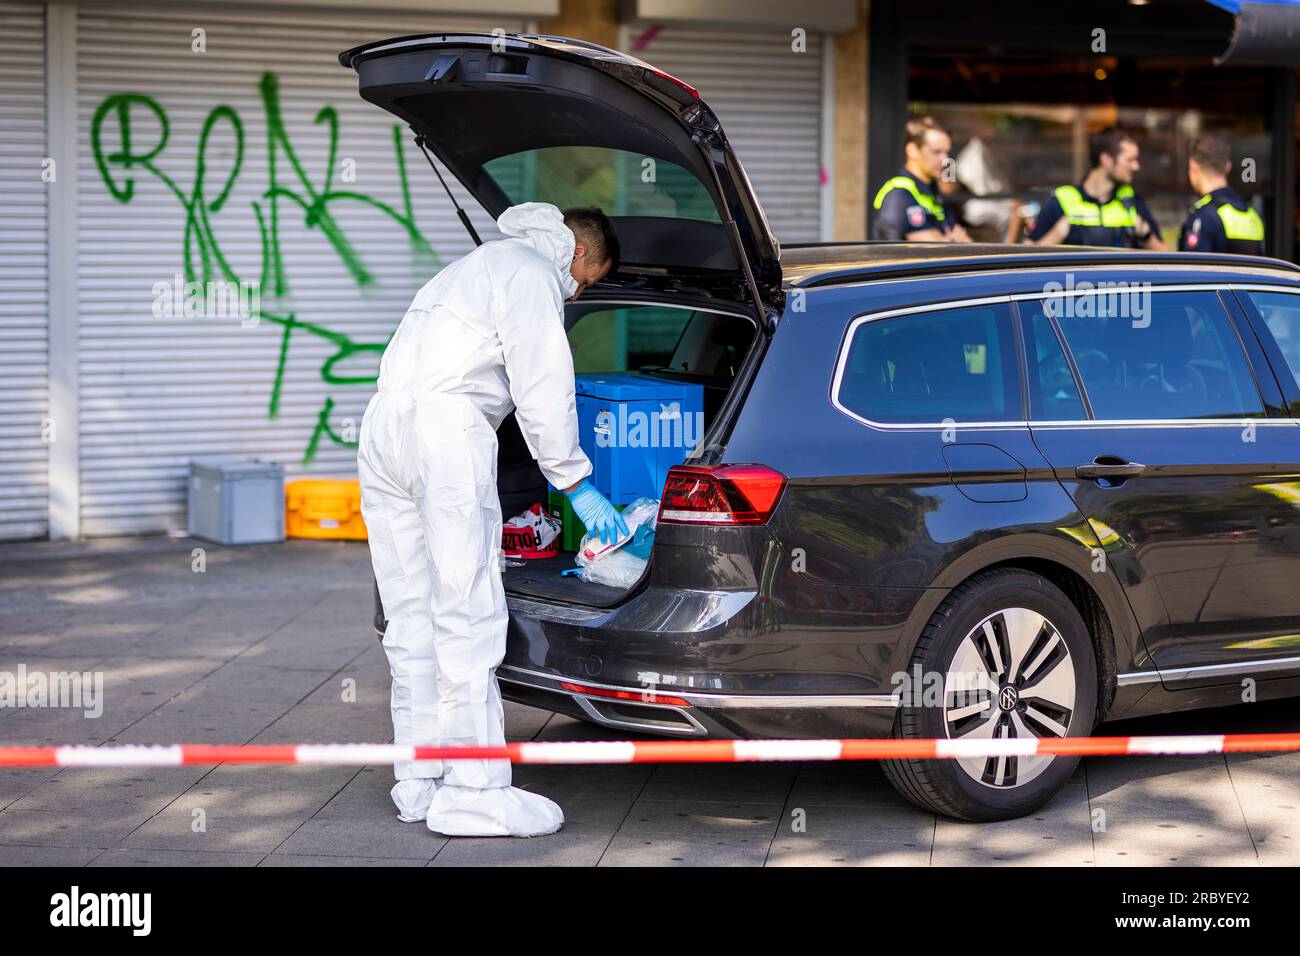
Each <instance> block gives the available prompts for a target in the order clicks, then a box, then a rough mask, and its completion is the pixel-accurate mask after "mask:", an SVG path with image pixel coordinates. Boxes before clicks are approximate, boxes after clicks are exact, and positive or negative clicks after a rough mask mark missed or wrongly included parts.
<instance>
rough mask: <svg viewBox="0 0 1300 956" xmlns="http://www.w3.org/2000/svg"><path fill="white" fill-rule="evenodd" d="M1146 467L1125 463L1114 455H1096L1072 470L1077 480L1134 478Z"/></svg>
mask: <svg viewBox="0 0 1300 956" xmlns="http://www.w3.org/2000/svg"><path fill="white" fill-rule="evenodd" d="M1146 470H1147V466H1146V465H1143V464H1139V463H1138V462H1136V461H1125V460H1124V459H1123V458H1119V457H1117V456H1115V455H1098V456H1097V457H1096V458H1095V459H1093V460H1092V461H1091V462H1089V463H1088V464H1086V465H1079V466H1077V467H1076V468H1075V469H1074V474H1075V476H1076V477H1078V478H1092V479H1095V478H1136V477H1137V476H1138V475H1140V474H1142V472H1144V471H1146Z"/></svg>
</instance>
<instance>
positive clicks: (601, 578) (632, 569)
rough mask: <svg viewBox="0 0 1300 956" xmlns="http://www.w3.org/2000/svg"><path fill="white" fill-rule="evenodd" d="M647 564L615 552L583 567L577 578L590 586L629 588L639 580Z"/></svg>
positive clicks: (625, 554)
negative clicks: (603, 585)
mask: <svg viewBox="0 0 1300 956" xmlns="http://www.w3.org/2000/svg"><path fill="white" fill-rule="evenodd" d="M647 563H648V562H647V561H646V560H645V559H644V558H638V557H637V556H636V555H635V554H628V553H627V552H626V551H615V552H613V553H612V554H609V555H607V556H605V557H602V558H600V559H599V560H597V561H593V562H591V564H588V565H585V566H584V567H583V569H582V571H581V572H579V574H578V577H579V578H581V579H582V580H584V581H589V582H590V583H592V584H605V585H608V586H609V587H612V588H630V587H631V586H632V585H634V584H636V582H637V581H639V580H641V573H642V572H643V571H645V566H646V564H647Z"/></svg>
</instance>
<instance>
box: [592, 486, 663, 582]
mask: <svg viewBox="0 0 1300 956" xmlns="http://www.w3.org/2000/svg"><path fill="white" fill-rule="evenodd" d="M622 514H623V520H624V522H626V523H627V531H628V534H627V537H625V538H622V540H620V541H618V542H616V543H615V544H613V545H607V544H605V543H604V542H602V541H601V540H600V536H599V535H595V534H591V533H590V532H588V533H587V534H585V535H583V537H582V543H581V544H580V545H578V557H577V562H578V566H579V567H584V568H585V567H587V566H588V565H590V564H592V563H594V562H596V561H604V560H607V559H608V558H610V557H612V556H613V555H615V554H617V553H618V551H619V549H620V548H622V547H623V545H625V544H627V543H628V542H629V541H631V540H632V538H633V537H635V535H636V529H637V528H639V527H640V526H641V525H643V524H648V525H649V526H650V527H651V528H653V527H654V526H655V522H656V521H657V520H659V502H658V500H656V499H654V498H638V499H636V501H634V502H632V503H631V504H630V505H628V506H627V507H626V508H624V509H623V512H622ZM620 537H621V536H620Z"/></svg>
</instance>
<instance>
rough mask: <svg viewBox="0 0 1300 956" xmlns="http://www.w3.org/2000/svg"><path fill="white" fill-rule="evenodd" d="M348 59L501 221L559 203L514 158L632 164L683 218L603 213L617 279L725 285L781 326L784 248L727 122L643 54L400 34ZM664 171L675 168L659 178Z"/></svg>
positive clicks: (762, 321)
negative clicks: (519, 170) (615, 243)
mask: <svg viewBox="0 0 1300 956" xmlns="http://www.w3.org/2000/svg"><path fill="white" fill-rule="evenodd" d="M339 62H340V63H342V64H343V65H344V66H347V67H351V68H353V69H355V70H356V71H357V75H358V82H359V90H360V94H361V96H362V97H363V98H364V99H366V100H368V101H370V102H372V103H374V104H376V105H377V106H381V107H383V108H384V109H385V110H387V111H389V112H390V113H392V114H394V115H395V116H397V117H399V118H400V119H402V120H403V121H405V122H406V123H407V124H409V125H410V127H411V128H412V130H414V131H415V133H416V135H417V136H419V137H421V138H422V139H423V140H424V142H425V143H426V144H427V145H428V147H429V148H430V149H431V150H432V151H433V152H434V153H435V154H436V155H437V157H438V159H439V160H440V161H441V162H442V163H443V165H444V166H446V168H447V169H448V170H449V171H450V172H451V173H452V175H454V176H455V177H456V178H457V179H458V180H460V182H461V183H462V185H464V187H465V188H466V189H467V190H468V191H469V192H470V194H471V195H473V196H474V198H475V199H476V200H477V201H478V202H479V203H480V204H481V205H482V206H483V208H484V209H486V210H487V212H488V213H489V214H491V215H492V217H493V218H496V217H497V216H499V215H500V214H501V213H502V212H503V211H505V209H506V208H508V207H509V206H511V205H515V204H517V203H520V202H526V201H532V200H542V201H553V200H552V199H550V198H548V195H547V194H546V191H545V183H540V184H539V183H538V182H536V181H534V182H533V183H531V184H530V183H528V182H525V181H521V177H519V176H511V175H509V172H510V170H509V168H506V169H503V168H502V167H503V163H504V162H505V158H506V157H517V156H520V155H523V154H525V153H532V151H548V150H560V151H563V150H573V149H575V148H578V149H581V148H591V147H595V148H604V149H607V150H613V151H617V156H619V157H626V158H628V159H630V160H632V164H631V168H630V169H627V170H624V172H626V173H627V174H628V175H629V176H632V177H635V179H632V180H630V181H636V179H639V180H640V181H641V182H643V183H648V184H649V185H648V186H647V187H646V191H647V193H650V192H653V194H654V197H655V201H656V202H657V203H658V204H659V205H660V206H664V205H666V206H667V207H668V210H667V211H669V212H670V213H672V214H671V215H662V214H653V213H654V212H662V211H663V210H650V212H651V213H652V214H641V213H643V212H644V211H645V210H642V209H638V208H632V209H619V208H612V209H606V210H605V211H606V213H607V214H609V215H610V217H611V219H612V220H613V221H614V224H615V228H616V229H617V230H618V234H619V240H620V244H621V246H622V264H621V265H620V268H619V273H618V275H617V276H615V277H613V278H614V282H615V283H616V284H617V283H618V282H619V281H620V280H621V281H623V282H625V283H635V282H637V281H644V280H645V278H646V277H647V276H654V275H656V274H658V275H663V276H669V277H673V278H676V279H679V280H682V281H685V282H689V283H692V284H693V285H695V286H700V287H714V288H717V289H718V292H719V293H721V292H722V287H723V286H724V285H725V287H726V289H727V290H729V291H730V298H732V299H733V300H736V299H738V298H741V299H742V300H749V301H750V302H751V304H752V306H753V308H754V312H755V318H756V319H757V321H758V322H759V325H760V328H764V329H766V328H768V327H769V325H770V317H769V315H768V311H769V309H770V308H771V306H772V304H773V303H774V302H775V300H776V299H777V298H779V296H780V289H781V269H780V247H779V246H778V244H777V241H776V238H775V237H774V236H773V234H772V231H771V228H770V227H769V226H768V223H767V220H766V218H765V216H764V214H763V211H762V208H761V206H760V205H759V203H758V200H757V198H756V197H755V195H754V192H753V189H752V187H751V186H750V183H749V180H748V177H747V176H746V175H745V172H744V169H743V168H742V167H741V165H740V161H739V160H738V159H737V158H736V155H735V153H734V152H733V151H732V149H731V146H730V144H729V143H728V142H727V138H726V135H725V133H724V132H723V130H722V127H721V124H720V123H719V121H718V119H717V116H716V115H715V114H714V113H713V111H712V110H710V109H709V107H708V106H707V105H706V104H705V103H704V102H703V101H702V100H701V99H700V97H699V94H698V93H697V92H696V91H695V90H694V89H693V88H692V87H690V86H688V85H687V84H685V83H683V82H682V81H680V80H677V79H675V78H673V77H671V76H669V75H668V74H666V73H663V72H662V71H660V70H656V69H655V68H654V67H653V66H651V65H649V64H648V63H645V62H643V61H641V60H638V59H636V58H635V57H630V56H626V55H625V54H622V53H619V52H617V51H615V50H610V49H608V48H606V47H601V46H596V45H595V44H590V43H584V42H582V41H577V40H568V39H564V38H561V37H544V36H521V35H513V34H505V35H496V36H493V35H488V34H431V35H427V36H411V37H399V38H396V39H392V40H385V41H382V42H378V43H370V44H366V45H364V46H359V47H356V48H354V49H351V50H347V51H345V52H344V53H342V54H340V55H339ZM551 155H553V156H556V157H557V158H558V159H559V160H560V161H561V162H563V161H565V160H567V159H568V158H570V157H572V156H573V155H574V154H573V153H568V154H565V153H552V154H551ZM647 160H649V161H652V162H650V163H647V162H646V161H647ZM662 163H667V164H670V165H669V166H668V167H667V168H666V169H664V170H663V171H662V174H659V171H658V169H657V166H656V164H662ZM506 166H507V167H508V166H509V164H508V163H506ZM647 171H651V172H650V173H649V176H648V178H647ZM683 172H684V173H685V174H688V175H689V177H690V181H685V180H684V177H683V176H682V173H683ZM523 178H524V179H526V177H523ZM537 178H540V177H537ZM512 180H513V181H512ZM674 181H675V182H676V186H677V190H676V193H674V189H673V186H674ZM683 183H684V184H685V186H686V187H688V188H689V190H693V191H694V194H695V195H698V196H703V197H706V198H707V203H709V204H711V205H712V209H709V210H708V215H707V218H706V217H702V216H701V215H700V213H699V209H700V207H701V205H702V203H695V204H692V203H691V202H689V201H686V200H685V199H683V195H684V194H683V192H682V188H681V187H682V185H683ZM584 204H589V203H584ZM608 281H609V280H607V282H608Z"/></svg>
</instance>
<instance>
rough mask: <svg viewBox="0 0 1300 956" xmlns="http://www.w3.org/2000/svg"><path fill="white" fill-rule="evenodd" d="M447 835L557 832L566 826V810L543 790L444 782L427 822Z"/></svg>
mask: <svg viewBox="0 0 1300 956" xmlns="http://www.w3.org/2000/svg"><path fill="white" fill-rule="evenodd" d="M426 822H427V823H428V825H429V829H430V830H432V831H433V832H434V833H441V834H443V835H444V836H513V837H532V836H543V835H545V834H547V833H554V832H555V831H556V830H558V829H560V827H562V826H563V825H564V811H562V810H561V809H560V807H559V805H558V804H557V803H555V801H553V800H548V799H547V798H546V797H543V796H542V795H541V794H540V793H529V792H528V791H527V790H520V789H519V788H518V787H493V788H492V789H490V790H476V789H474V788H472V787H455V786H449V785H443V786H441V787H439V788H438V792H437V793H436V794H434V796H433V804H432V805H431V806H430V807H429V815H428V818H427V821H426Z"/></svg>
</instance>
